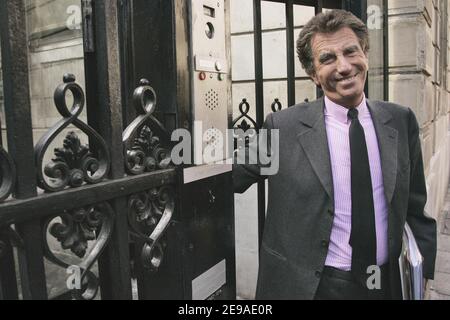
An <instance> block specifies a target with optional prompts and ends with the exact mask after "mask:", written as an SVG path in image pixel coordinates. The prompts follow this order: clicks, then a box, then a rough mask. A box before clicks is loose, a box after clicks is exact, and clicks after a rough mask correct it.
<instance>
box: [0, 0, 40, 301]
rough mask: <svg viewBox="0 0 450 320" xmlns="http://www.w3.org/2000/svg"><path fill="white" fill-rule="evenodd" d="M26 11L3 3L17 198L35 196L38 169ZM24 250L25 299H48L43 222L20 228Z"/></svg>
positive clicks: (14, 2)
mask: <svg viewBox="0 0 450 320" xmlns="http://www.w3.org/2000/svg"><path fill="white" fill-rule="evenodd" d="M24 26H26V11H25V3H24V1H23V0H9V1H1V2H0V28H1V44H2V45H1V47H2V68H3V85H4V99H5V113H6V125H7V131H8V147H9V153H10V155H11V157H12V158H13V159H14V160H15V164H16V172H17V176H18V177H20V179H18V181H17V183H16V188H15V197H16V198H17V199H26V198H30V197H34V196H36V194H37V191H36V170H35V167H34V166H33V165H30V164H33V163H34V161H33V159H34V155H33V149H34V148H33V135H32V123H31V108H30V89H29V77H28V76H29V75H28V42H27V34H26V28H25V27H24ZM16 228H17V230H18V231H19V232H20V233H21V234H22V236H23V240H24V247H23V248H20V249H19V250H18V256H19V269H20V279H21V284H22V294H23V298H24V299H47V287H46V281H45V269H44V260H43V250H42V248H43V243H42V233H41V226H40V222H39V220H37V219H36V220H34V219H33V220H29V221H27V222H25V223H23V224H21V225H16Z"/></svg>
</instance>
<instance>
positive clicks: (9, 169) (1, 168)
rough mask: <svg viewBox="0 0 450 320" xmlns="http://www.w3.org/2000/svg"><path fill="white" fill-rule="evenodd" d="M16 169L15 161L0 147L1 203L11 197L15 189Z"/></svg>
mask: <svg viewBox="0 0 450 320" xmlns="http://www.w3.org/2000/svg"><path fill="white" fill-rule="evenodd" d="M15 179H16V168H15V166H14V161H13V160H12V159H11V157H10V156H9V154H8V153H7V152H6V151H5V149H3V147H2V146H1V145H0V202H2V201H4V200H5V199H6V198H8V197H9V195H10V194H11V192H12V190H13V189H14V181H15Z"/></svg>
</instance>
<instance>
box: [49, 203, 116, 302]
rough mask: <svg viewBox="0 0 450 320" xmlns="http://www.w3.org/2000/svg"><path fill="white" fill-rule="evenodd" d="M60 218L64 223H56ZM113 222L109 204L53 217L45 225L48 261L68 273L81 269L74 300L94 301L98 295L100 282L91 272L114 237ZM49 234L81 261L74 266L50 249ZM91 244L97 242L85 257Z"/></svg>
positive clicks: (74, 291)
mask: <svg viewBox="0 0 450 320" xmlns="http://www.w3.org/2000/svg"><path fill="white" fill-rule="evenodd" d="M58 217H59V218H60V219H61V221H60V222H55V221H54V220H55V219H56V218H58ZM113 222H114V213H113V210H112V208H111V206H110V205H109V204H108V203H106V202H105V203H100V204H96V205H92V206H89V207H86V208H80V209H76V210H72V211H70V212H65V213H63V214H59V215H56V216H52V217H50V218H48V219H47V220H46V221H45V224H44V228H43V231H44V239H45V241H44V244H45V251H44V252H45V257H46V258H47V259H48V260H49V261H51V262H53V263H54V264H56V265H58V266H60V267H63V268H65V269H68V268H69V267H77V268H79V271H80V277H81V278H80V279H79V282H80V285H81V286H80V287H78V288H77V287H74V288H73V291H72V295H73V297H74V298H75V299H78V300H92V299H94V298H95V296H96V295H97V291H98V287H99V281H98V279H97V277H96V276H95V275H94V274H93V273H92V271H90V270H91V268H92V266H93V265H94V263H95V261H97V259H98V257H99V256H100V254H101V252H102V251H103V249H104V248H105V247H106V245H107V243H108V241H109V239H110V237H111V234H112V229H113ZM47 233H50V235H51V236H53V237H54V238H56V240H57V241H58V242H59V243H61V247H62V248H63V249H64V250H69V249H70V250H71V251H72V252H73V253H74V254H75V255H76V256H78V257H79V258H80V259H82V261H81V262H80V263H79V264H78V265H76V266H72V265H70V264H68V263H66V262H65V261H63V260H61V259H59V258H58V257H57V256H56V255H55V254H54V253H53V251H52V250H51V249H50V246H49V243H48V240H47ZM89 241H95V244H94V245H93V247H92V249H91V250H90V252H89V254H88V255H87V256H86V254H87V248H88V242H89Z"/></svg>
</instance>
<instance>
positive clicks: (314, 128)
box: [297, 99, 334, 201]
mask: <svg viewBox="0 0 450 320" xmlns="http://www.w3.org/2000/svg"><path fill="white" fill-rule="evenodd" d="M323 109H324V100H323V99H318V100H316V101H314V102H311V103H310V104H309V105H308V106H307V107H306V108H302V109H300V110H301V112H300V115H299V118H300V126H299V132H298V134H297V138H298V141H299V142H300V144H301V146H302V148H303V150H304V151H305V154H306V156H307V158H308V160H309V162H310V163H311V166H312V167H313V169H314V171H315V173H316V175H317V177H318V178H319V180H320V182H321V184H322V185H323V187H324V189H325V191H326V192H327V194H328V196H329V197H330V198H331V200H332V201H334V198H333V178H332V174H331V163H330V153H329V149H328V139H327V132H326V129H325V120H324V115H323Z"/></svg>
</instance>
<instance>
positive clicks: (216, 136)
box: [205, 128, 222, 147]
mask: <svg viewBox="0 0 450 320" xmlns="http://www.w3.org/2000/svg"><path fill="white" fill-rule="evenodd" d="M205 134H206V139H205V140H206V141H205V142H206V144H207V145H209V146H212V147H217V146H218V143H219V141H221V138H222V133H221V132H220V130H218V129H216V128H209V129H208V130H206V132H205Z"/></svg>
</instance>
